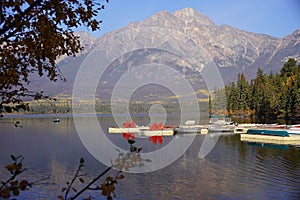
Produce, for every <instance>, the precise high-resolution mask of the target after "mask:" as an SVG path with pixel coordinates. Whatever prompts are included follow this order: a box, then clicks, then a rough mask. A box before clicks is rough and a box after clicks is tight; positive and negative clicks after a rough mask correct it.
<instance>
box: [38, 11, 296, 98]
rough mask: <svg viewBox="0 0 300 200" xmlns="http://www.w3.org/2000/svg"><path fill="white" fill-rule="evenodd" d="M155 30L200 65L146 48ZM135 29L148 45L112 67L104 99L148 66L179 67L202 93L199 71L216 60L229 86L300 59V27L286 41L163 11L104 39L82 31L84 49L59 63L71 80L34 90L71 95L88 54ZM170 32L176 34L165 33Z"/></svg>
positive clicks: (166, 44)
mask: <svg viewBox="0 0 300 200" xmlns="http://www.w3.org/2000/svg"><path fill="white" fill-rule="evenodd" d="M155 27H157V29H155V31H156V32H155V34H157V35H158V36H157V38H158V39H157V40H156V42H158V43H159V44H161V46H163V47H167V48H169V49H175V50H176V51H177V50H178V49H180V52H182V54H183V55H187V56H188V57H191V58H194V60H195V62H193V63H191V62H187V61H186V58H185V57H180V56H178V55H176V54H172V53H170V52H166V51H164V50H161V49H151V48H147V45H153V44H152V43H151V41H149V40H150V39H149V37H150V38H151V37H153V34H154V33H153V28H155ZM132 30H135V31H136V32H137V35H138V30H143V34H142V35H138V36H137V37H139V42H140V43H145V48H144V49H141V50H137V51H133V52H129V53H127V54H125V55H123V56H122V57H119V58H118V59H117V60H115V61H114V62H112V63H111V65H110V66H109V67H108V68H107V70H106V74H105V75H104V76H103V77H102V78H101V80H100V83H99V91H101V92H104V93H107V94H105V95H102V96H105V97H109V93H110V90H111V89H112V88H113V87H114V84H115V83H116V82H117V80H118V79H119V78H120V77H121V76H122V74H124V73H125V72H126V71H128V70H129V69H130V68H131V67H133V66H138V65H141V64H143V63H163V64H165V65H168V66H172V67H174V69H176V70H177V71H179V72H181V73H182V74H184V75H185V76H186V77H187V78H188V80H189V81H190V82H191V83H192V85H193V87H194V88H195V91H198V90H201V89H203V88H205V83H204V81H203V79H202V78H201V75H199V73H197V72H199V71H201V70H202V69H203V67H204V66H206V64H207V63H209V62H211V61H213V62H214V63H215V64H216V66H217V67H218V69H219V71H220V72H221V75H222V77H223V80H224V82H225V83H229V82H230V81H234V80H236V79H237V74H238V73H241V72H243V73H245V75H246V77H247V78H248V79H252V78H254V77H255V74H256V71H257V68H258V67H261V68H262V69H263V70H264V72H265V73H268V72H270V71H271V70H272V71H273V72H278V71H279V70H280V68H281V67H282V66H283V63H284V62H285V61H286V60H287V59H288V58H289V57H293V58H296V59H298V60H300V29H298V30H295V31H294V32H293V33H291V34H290V35H287V36H285V37H283V38H275V37H272V36H269V35H264V34H256V33H250V32H246V31H243V30H239V29H236V28H234V27H231V26H228V25H221V26H218V25H216V24H214V22H213V21H211V20H210V19H209V18H208V17H207V16H205V15H204V14H202V13H200V12H198V11H196V10H194V9H192V8H185V9H182V10H178V11H175V12H174V13H169V12H167V11H161V12H159V13H157V14H154V15H152V16H150V17H149V18H147V19H145V20H143V21H140V22H134V23H131V24H129V25H128V26H126V27H124V28H122V29H120V30H115V31H113V32H110V33H107V34H105V35H103V36H102V37H100V38H94V37H92V36H91V35H89V34H88V33H86V32H78V33H77V34H78V35H79V36H80V39H81V42H82V45H83V46H84V47H85V50H84V51H83V52H82V53H80V54H79V55H78V57H76V58H73V57H62V58H61V59H59V60H58V62H59V63H58V65H59V68H60V70H61V71H62V73H63V75H64V76H65V77H66V78H67V82H64V83H63V82H61V81H58V82H56V83H49V82H47V81H46V79H44V78H35V80H34V81H33V82H32V85H33V88H34V89H36V88H39V89H42V90H45V92H46V93H49V94H50V95H51V96H53V95H56V94H60V93H64V94H71V93H72V87H73V81H74V78H75V76H76V72H77V70H78V69H79V67H80V65H81V63H82V61H83V60H84V59H85V58H86V56H87V55H88V54H89V53H90V52H92V51H93V49H95V48H97V47H98V46H100V45H101V44H103V43H105V44H106V45H105V46H104V47H103V46H102V47H100V48H110V47H111V46H114V45H116V44H114V43H113V42H115V41H114V40H113V39H111V38H113V37H115V36H117V35H118V34H121V33H124V32H126V31H127V32H130V31H132ZM165 30H168V31H169V32H170V33H172V34H165V32H164V31H165ZM174 33H175V34H174ZM177 33H178V34H177ZM182 37H185V38H189V40H187V43H186V46H182V44H180V40H181V39H182ZM166 38H167V39H166ZM130 39H131V38H129V37H128V38H125V39H124V40H122V41H118V44H117V47H118V50H119V51H124V52H126V49H125V48H128V45H129V44H130V43H131V42H132V41H131V40H130ZM122 48H124V49H122ZM199 52H200V53H199ZM195 63H196V64H195ZM99 67H102V66H99ZM104 83H105V84H104ZM47 89H51V90H49V91H48V90H47Z"/></svg>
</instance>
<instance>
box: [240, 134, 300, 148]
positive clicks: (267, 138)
mask: <svg viewBox="0 0 300 200" xmlns="http://www.w3.org/2000/svg"><path fill="white" fill-rule="evenodd" d="M241 141H247V142H262V143H271V144H290V145H300V135H295V134H289V136H277V135H258V134H247V133H245V134H241Z"/></svg>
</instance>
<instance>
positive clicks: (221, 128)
mask: <svg viewBox="0 0 300 200" xmlns="http://www.w3.org/2000/svg"><path fill="white" fill-rule="evenodd" d="M234 128H235V125H209V126H208V128H207V130H208V132H234Z"/></svg>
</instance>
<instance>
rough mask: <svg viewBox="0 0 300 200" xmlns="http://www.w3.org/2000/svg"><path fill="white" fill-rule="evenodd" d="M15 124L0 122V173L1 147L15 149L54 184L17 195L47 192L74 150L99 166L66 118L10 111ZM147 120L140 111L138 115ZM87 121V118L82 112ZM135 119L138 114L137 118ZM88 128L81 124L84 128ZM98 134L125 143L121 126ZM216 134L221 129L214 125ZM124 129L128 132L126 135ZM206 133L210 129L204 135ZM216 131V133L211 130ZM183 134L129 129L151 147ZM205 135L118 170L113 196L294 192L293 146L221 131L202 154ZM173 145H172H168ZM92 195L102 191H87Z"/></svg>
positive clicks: (288, 195) (297, 158)
mask: <svg viewBox="0 0 300 200" xmlns="http://www.w3.org/2000/svg"><path fill="white" fill-rule="evenodd" d="M18 120H20V121H21V122H22V125H23V128H22V129H16V128H14V127H13V126H11V125H5V126H2V125H1V129H0V167H1V170H0V178H2V177H4V176H6V174H5V172H4V171H3V167H4V166H5V164H7V163H9V162H10V160H9V155H10V154H15V155H20V154H22V155H23V156H24V157H25V160H24V165H25V166H26V167H27V168H28V171H27V172H26V176H29V177H30V179H33V180H38V179H40V178H42V177H45V176H50V180H51V182H55V183H56V184H55V185H47V186H39V187H38V188H33V190H32V191H29V192H26V194H24V195H23V196H22V199H32V197H33V198H34V199H55V197H56V196H57V195H58V194H59V193H60V190H61V188H62V185H64V184H65V182H66V180H69V179H70V177H72V175H73V173H74V171H75V170H76V167H77V165H78V161H79V158H80V157H84V158H85V160H86V168H85V170H86V173H87V174H88V178H93V177H94V176H96V175H98V174H99V173H100V172H101V171H103V170H104V169H105V166H104V165H103V164H101V163H100V162H98V161H97V160H96V159H95V158H93V156H91V155H90V154H89V152H88V151H87V150H86V149H85V148H84V146H83V145H82V143H81V141H80V139H79V137H78V135H77V134H76V130H75V128H74V124H73V121H72V119H71V118H68V117H66V118H62V119H61V122H60V123H58V124H56V125H53V122H52V118H49V119H47V118H39V119H37V118H33V119H31V118H24V119H18ZM98 120H99V121H101V125H102V127H103V130H107V129H105V127H109V126H112V125H113V120H112V118H111V117H107V116H105V117H100V118H99V119H98ZM146 120H147V119H146ZM83 121H84V122H86V123H87V124H88V123H89V119H88V118H85V117H83ZM139 122H140V123H143V119H139ZM86 131H87V132H88V131H89V128H87V129H86ZM105 134H106V136H107V137H108V138H109V139H110V140H111V141H112V142H113V143H114V144H116V145H117V146H118V147H119V148H122V149H126V150H128V147H129V145H128V141H127V140H126V139H124V138H126V137H127V136H126V137H125V136H123V135H122V134H108V133H105ZM215 134H221V133H215ZM131 136H132V135H130V134H129V137H128V138H130V137H131ZM210 136H211V138H212V139H213V138H214V135H210ZM219 136H220V135H219ZM186 137H190V136H189V135H181V136H179V135H177V136H176V138H173V137H161V138H159V137H156V138H155V137H150V138H149V137H147V138H138V137H134V139H135V141H136V146H137V147H139V146H142V147H143V150H142V152H149V151H155V150H158V149H161V148H163V146H164V145H166V144H169V142H170V141H171V140H177V141H178V144H179V143H180V142H181V141H184V138H186ZM204 138H205V136H202V135H196V136H195V139H194V141H193V143H192V144H191V146H190V147H189V148H188V149H187V151H186V152H185V153H184V154H183V155H182V156H181V157H180V158H179V159H178V160H176V161H175V162H173V163H172V164H171V165H169V166H168V167H166V168H163V169H160V170H158V171H155V172H148V173H140V174H131V173H125V179H123V180H122V181H120V183H119V184H118V186H117V191H116V192H117V199H299V198H300V149H299V148H296V147H294V146H284V147H279V148H278V146H275V148H274V147H272V146H268V145H267V146H266V145H262V144H251V143H250V144H249V143H246V142H241V141H240V136H239V135H221V136H220V138H219V140H218V141H217V144H216V146H215V147H214V148H213V149H212V151H211V152H210V153H209V154H208V155H207V156H206V157H205V158H204V159H199V157H198V153H199V149H200V148H201V145H202V143H203V141H204ZM173 148H174V151H175V150H176V146H174V147H173ZM92 195H93V196H94V197H96V199H105V198H103V197H101V196H99V194H95V193H92Z"/></svg>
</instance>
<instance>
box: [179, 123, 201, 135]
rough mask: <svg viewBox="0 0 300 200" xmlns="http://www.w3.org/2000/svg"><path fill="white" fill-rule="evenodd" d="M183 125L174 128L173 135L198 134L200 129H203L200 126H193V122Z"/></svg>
mask: <svg viewBox="0 0 300 200" xmlns="http://www.w3.org/2000/svg"><path fill="white" fill-rule="evenodd" d="M184 124H185V125H182V126H179V127H175V128H174V133H175V134H181V133H182V134H185V133H200V132H201V129H202V128H203V126H202V125H195V121H194V120H188V121H186V122H185V123H184Z"/></svg>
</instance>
